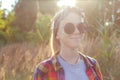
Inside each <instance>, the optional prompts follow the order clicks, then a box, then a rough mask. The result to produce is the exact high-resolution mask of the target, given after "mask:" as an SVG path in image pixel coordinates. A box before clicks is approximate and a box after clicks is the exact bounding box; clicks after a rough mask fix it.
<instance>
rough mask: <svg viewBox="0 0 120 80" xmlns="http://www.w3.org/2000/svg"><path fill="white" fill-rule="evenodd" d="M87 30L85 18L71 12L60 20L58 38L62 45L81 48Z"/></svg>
mask: <svg viewBox="0 0 120 80" xmlns="http://www.w3.org/2000/svg"><path fill="white" fill-rule="evenodd" d="M85 31H86V26H85V23H84V19H83V18H81V16H79V15H78V14H76V13H74V12H71V13H69V14H68V15H67V16H66V17H65V18H64V19H63V20H62V21H61V22H60V25H59V29H58V32H57V36H56V38H57V39H58V40H59V41H60V46H61V47H64V46H66V47H69V48H71V49H76V48H79V46H80V44H81V40H82V39H83V36H84V33H85Z"/></svg>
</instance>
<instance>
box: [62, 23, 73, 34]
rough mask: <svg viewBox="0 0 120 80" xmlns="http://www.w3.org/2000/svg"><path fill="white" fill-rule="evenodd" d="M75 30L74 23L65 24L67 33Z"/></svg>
mask: <svg viewBox="0 0 120 80" xmlns="http://www.w3.org/2000/svg"><path fill="white" fill-rule="evenodd" d="M74 30H75V27H74V25H73V24H72V23H67V24H65V26H64V31H65V33H67V34H72V33H73V32H74Z"/></svg>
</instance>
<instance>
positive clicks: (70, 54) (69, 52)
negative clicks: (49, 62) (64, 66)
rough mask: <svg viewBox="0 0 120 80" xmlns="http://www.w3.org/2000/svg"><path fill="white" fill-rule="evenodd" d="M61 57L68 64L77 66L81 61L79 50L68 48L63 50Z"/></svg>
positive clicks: (60, 53)
mask: <svg viewBox="0 0 120 80" xmlns="http://www.w3.org/2000/svg"><path fill="white" fill-rule="evenodd" d="M59 55H60V56H61V57H62V58H63V59H64V60H65V61H66V62H68V63H70V64H76V63H77V62H78V61H79V60H80V56H79V54H78V52H77V49H71V48H68V47H66V48H65V47H64V48H61V50H60V52H59Z"/></svg>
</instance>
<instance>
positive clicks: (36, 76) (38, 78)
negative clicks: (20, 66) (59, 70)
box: [34, 68, 44, 80]
mask: <svg viewBox="0 0 120 80" xmlns="http://www.w3.org/2000/svg"><path fill="white" fill-rule="evenodd" d="M43 74H44V73H43V72H42V71H41V70H39V68H36V70H35V73H34V80H43V79H42V75H43Z"/></svg>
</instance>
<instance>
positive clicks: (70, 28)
mask: <svg viewBox="0 0 120 80" xmlns="http://www.w3.org/2000/svg"><path fill="white" fill-rule="evenodd" d="M86 27H87V25H86V24H85V23H79V24H77V25H76V26H75V25H74V24H73V23H67V24H65V26H64V32H65V33H66V34H73V33H74V32H75V29H76V28H77V29H78V31H79V33H80V34H81V33H84V32H86Z"/></svg>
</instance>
